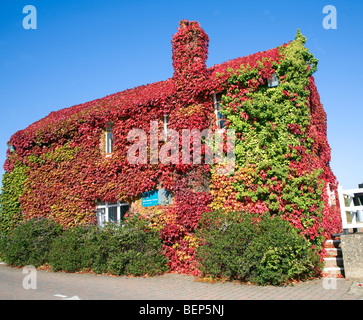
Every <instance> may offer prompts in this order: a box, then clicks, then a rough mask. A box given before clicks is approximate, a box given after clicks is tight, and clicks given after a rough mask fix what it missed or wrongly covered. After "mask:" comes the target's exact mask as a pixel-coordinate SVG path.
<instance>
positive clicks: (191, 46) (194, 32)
mask: <svg viewBox="0 0 363 320" xmlns="http://www.w3.org/2000/svg"><path fill="white" fill-rule="evenodd" d="M208 43H209V37H208V35H207V34H206V33H205V32H204V30H203V29H202V28H201V27H200V25H199V23H198V22H196V21H188V20H181V21H180V23H179V28H178V32H177V33H176V34H175V35H174V36H173V39H172V51H173V67H174V76H173V79H174V82H175V85H176V87H177V89H178V90H182V91H190V86H198V84H201V82H203V81H204V80H205V78H206V77H207V66H206V61H207V57H208ZM188 88H189V90H188Z"/></svg>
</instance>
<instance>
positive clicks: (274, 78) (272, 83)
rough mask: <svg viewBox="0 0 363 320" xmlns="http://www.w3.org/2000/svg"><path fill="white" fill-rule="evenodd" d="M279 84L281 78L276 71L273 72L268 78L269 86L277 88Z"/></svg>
mask: <svg viewBox="0 0 363 320" xmlns="http://www.w3.org/2000/svg"><path fill="white" fill-rule="evenodd" d="M278 85H279V78H278V77H277V75H276V73H273V74H272V75H271V77H270V78H268V79H267V86H268V87H269V88H275V87H277V86H278Z"/></svg>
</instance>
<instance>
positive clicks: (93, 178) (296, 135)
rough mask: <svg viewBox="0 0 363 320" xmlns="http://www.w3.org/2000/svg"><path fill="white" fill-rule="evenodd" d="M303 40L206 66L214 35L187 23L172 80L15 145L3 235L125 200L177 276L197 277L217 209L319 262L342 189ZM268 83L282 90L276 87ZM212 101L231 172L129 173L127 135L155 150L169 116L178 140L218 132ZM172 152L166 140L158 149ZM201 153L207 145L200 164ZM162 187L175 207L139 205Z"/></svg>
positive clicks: (160, 169)
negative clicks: (201, 231)
mask: <svg viewBox="0 0 363 320" xmlns="http://www.w3.org/2000/svg"><path fill="white" fill-rule="evenodd" d="M305 41H306V39H305V37H304V36H303V35H302V34H301V33H300V32H299V31H298V33H297V35H296V38H295V40H294V41H291V42H289V43H287V44H284V45H281V46H279V47H277V48H274V49H271V50H268V51H265V52H258V53H255V54H252V55H250V56H247V57H242V58H237V59H234V60H230V61H228V62H225V63H222V64H220V65H215V66H213V67H210V68H207V67H206V59H207V56H208V36H207V34H206V33H205V32H204V31H203V30H202V28H201V27H200V25H199V24H198V23H197V22H189V21H185V20H183V21H182V22H181V24H180V28H179V29H178V32H177V33H176V34H175V35H174V36H173V40H172V50H173V66H174V75H173V77H172V78H170V79H168V80H166V81H160V82H156V83H153V84H149V85H146V86H140V87H137V88H134V89H129V90H125V91H123V92H119V93H115V94H113V95H110V96H107V97H104V98H102V99H98V100H94V101H91V102H87V103H85V104H81V105H77V106H73V107H70V108H66V109H62V110H59V111H57V112H52V113H51V114H49V115H48V116H47V117H45V118H43V119H41V120H39V121H37V122H35V123H33V124H32V125H30V126H29V127H28V128H26V129H24V130H21V131H18V132H16V133H15V134H14V135H13V136H12V137H11V139H10V141H9V143H10V144H11V145H12V146H13V148H14V150H15V151H12V152H10V151H8V154H7V160H6V163H5V166H4V168H5V171H6V172H5V174H4V177H3V191H2V194H1V197H0V206H1V215H0V225H1V231H2V232H3V234H7V233H8V232H10V231H11V230H12V229H13V228H14V226H16V225H17V223H18V222H19V221H21V220H27V219H32V218H35V217H38V218H40V217H49V218H52V219H54V220H55V221H57V222H58V223H59V224H60V225H62V226H63V228H65V229H67V228H72V227H75V226H78V225H88V224H95V223H96V213H95V208H96V205H97V202H98V201H109V202H113V201H115V200H120V201H124V202H128V203H131V211H133V212H134V211H138V212H139V213H140V214H142V215H143V216H144V218H145V219H146V220H147V221H149V223H150V225H152V226H153V227H154V228H155V229H156V230H158V232H159V233H160V236H161V239H162V241H163V252H164V254H165V255H166V257H167V258H168V259H169V268H170V269H171V270H172V271H175V272H182V273H191V274H199V272H200V271H199V269H198V267H197V259H196V251H197V248H198V246H199V245H200V241H199V239H198V238H197V237H196V235H195V231H196V229H197V228H198V223H199V221H200V219H201V217H202V215H203V214H204V213H208V212H212V211H214V210H219V209H223V210H225V211H226V212H235V211H243V212H249V213H251V214H257V215H266V214H269V215H271V216H275V215H277V216H280V217H281V218H283V219H284V220H285V221H287V222H289V223H290V224H291V225H292V226H293V227H294V228H295V229H296V230H297V231H298V232H299V233H300V234H301V235H303V236H304V237H305V238H306V240H307V241H308V242H309V243H310V245H311V246H312V248H315V249H317V250H318V251H320V252H322V243H323V241H324V239H325V238H327V237H329V236H330V234H331V233H332V232H336V231H337V230H339V228H340V220H339V219H340V218H339V214H338V211H337V210H336V205H330V204H329V199H328V192H327V190H328V189H330V190H331V191H333V192H336V188H337V181H336V178H335V177H334V175H333V173H332V171H331V168H330V165H329V161H330V148H329V145H328V142H327V134H326V130H327V127H326V126H327V124H326V114H325V111H324V109H323V106H322V104H321V102H320V98H319V94H318V92H317V89H316V86H315V81H314V78H313V73H314V72H315V71H316V70H317V60H316V59H315V58H314V57H313V55H312V54H311V53H310V52H309V50H308V49H307V48H306V47H305V46H304V44H305ZM226 50H228V48H227V47H226ZM273 74H275V75H276V76H277V79H278V81H279V85H278V86H276V87H272V88H270V87H268V85H267V80H268V79H269V78H270V77H271V76H272V75H273ZM216 92H218V93H221V95H222V101H221V106H222V113H223V114H224V116H225V117H226V122H225V123H226V129H228V128H230V129H234V130H235V132H236V143H235V170H234V172H233V173H232V174H229V175H218V171H217V169H218V166H219V165H220V164H213V165H209V164H204V163H202V164H192V162H191V164H183V163H182V162H181V161H179V162H175V161H174V162H171V163H166V164H165V163H161V162H160V161H158V162H156V163H154V162H153V163H151V161H150V160H151V159H150V158H151V155H150V153H149V151H148V160H149V161H148V162H147V163H146V164H145V163H137V164H131V163H129V161H128V159H127V151H128V149H129V147H130V146H131V145H132V144H133V141H128V139H127V136H128V133H129V132H130V131H131V130H132V129H135V128H138V129H143V130H144V131H145V133H146V135H147V137H148V145H150V143H151V141H150V138H149V137H150V130H151V128H150V123H151V121H157V122H158V123H159V126H158V130H159V134H160V135H161V133H162V130H163V118H164V115H165V114H167V115H169V124H168V125H169V128H171V129H174V130H176V131H178V132H181V130H182V129H199V130H200V131H202V130H203V129H206V128H212V129H214V130H216V129H217V127H216V122H215V113H214V104H213V98H212V97H213V93H216ZM110 123H111V124H112V133H113V137H114V141H113V152H112V155H111V156H108V157H106V156H105V154H104V150H103V148H102V143H103V142H102V137H104V133H105V128H106V127H107V126H108V125H109V124H110ZM180 136H181V134H180ZM171 143H172V142H171V141H168V142H166V143H165V142H164V140H163V139H160V140H159V141H158V147H159V150H160V149H161V148H162V147H163V148H165V147H171V145H170V144H171ZM181 145H182V144H181V143H180V144H179V146H180V147H181ZM191 151H192V152H193V146H192V144H191ZM205 152H206V148H204V147H203V146H202V159H204V158H203V157H204V156H205V154H204V153H205ZM180 154H181V153H180ZM191 159H192V158H191ZM160 186H162V187H163V188H166V189H168V190H169V191H170V192H171V193H172V195H173V201H172V204H171V205H169V206H160V207H154V208H152V209H148V208H142V207H141V206H140V205H138V204H140V198H141V194H142V193H143V192H145V191H149V190H154V189H157V188H159V187H160Z"/></svg>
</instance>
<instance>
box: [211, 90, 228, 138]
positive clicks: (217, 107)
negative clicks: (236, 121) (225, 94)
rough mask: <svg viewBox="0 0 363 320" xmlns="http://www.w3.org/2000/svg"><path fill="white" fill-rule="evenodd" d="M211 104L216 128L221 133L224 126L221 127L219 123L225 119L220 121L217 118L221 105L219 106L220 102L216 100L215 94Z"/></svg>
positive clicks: (224, 119)
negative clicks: (212, 104)
mask: <svg viewBox="0 0 363 320" xmlns="http://www.w3.org/2000/svg"><path fill="white" fill-rule="evenodd" d="M213 103H214V114H215V116H216V125H217V127H218V128H219V129H220V130H221V131H223V130H224V128H225V125H223V127H222V125H221V121H226V118H225V117H224V118H223V119H220V117H219V113H220V110H221V109H222V107H221V105H220V101H218V100H217V93H213Z"/></svg>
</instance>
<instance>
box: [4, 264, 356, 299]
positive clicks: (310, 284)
mask: <svg viewBox="0 0 363 320" xmlns="http://www.w3.org/2000/svg"><path fill="white" fill-rule="evenodd" d="M32 284H33V287H34V284H35V285H36V288H33V289H32V287H31V285H32ZM26 287H28V289H26ZM63 299H71V300H77V299H80V300H363V280H362V281H351V280H349V279H316V280H311V281H306V282H303V283H297V284H295V285H293V286H285V287H274V286H257V285H248V284H240V283H231V282H227V283H207V282H201V281H198V278H196V277H192V276H188V275H179V274H170V273H169V274H165V275H162V276H157V277H150V278H143V277H113V276H107V275H95V274H79V273H73V274H68V273H55V272H51V271H46V270H35V271H34V272H33V274H32V273H31V272H30V271H29V270H28V273H23V269H21V268H11V267H9V266H7V265H6V264H0V300H63Z"/></svg>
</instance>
